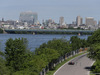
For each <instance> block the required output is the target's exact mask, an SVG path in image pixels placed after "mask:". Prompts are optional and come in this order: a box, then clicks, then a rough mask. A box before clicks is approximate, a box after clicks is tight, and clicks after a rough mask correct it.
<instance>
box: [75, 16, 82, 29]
mask: <svg viewBox="0 0 100 75" xmlns="http://www.w3.org/2000/svg"><path fill="white" fill-rule="evenodd" d="M82 20H83V19H82V17H80V16H77V18H76V25H77V26H78V27H79V26H80V25H82V22H83V21H82Z"/></svg>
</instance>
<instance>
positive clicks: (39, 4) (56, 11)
mask: <svg viewBox="0 0 100 75" xmlns="http://www.w3.org/2000/svg"><path fill="white" fill-rule="evenodd" d="M99 3H100V0H92V1H90V0H82V1H81V0H74V1H73V0H49V1H47V0H42V1H41V0H30V1H28V0H23V1H20V0H17V1H16V0H7V1H6V0H3V1H1V4H0V10H1V12H0V18H4V19H5V20H8V19H11V20H19V15H20V13H21V12H25V11H32V12H37V13H38V20H39V21H40V22H42V20H43V19H44V20H46V19H49V18H52V19H53V20H55V22H57V23H59V17H61V16H63V17H64V20H65V22H66V23H72V21H75V20H76V16H81V17H83V19H84V21H85V18H86V17H94V18H95V19H96V20H97V21H98V20H100V18H99V17H100V14H99V13H100V8H99V7H100V5H99ZM84 21H83V23H85V22H84Z"/></svg>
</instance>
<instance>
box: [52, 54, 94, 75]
mask: <svg viewBox="0 0 100 75" xmlns="http://www.w3.org/2000/svg"><path fill="white" fill-rule="evenodd" d="M71 61H73V62H75V64H74V65H68V63H66V64H64V65H63V66H62V67H61V68H60V69H58V71H56V72H55V73H54V75H89V69H90V67H91V65H92V64H93V62H94V61H93V60H91V59H89V58H88V57H87V54H85V55H81V56H78V57H76V58H74V59H73V60H71Z"/></svg>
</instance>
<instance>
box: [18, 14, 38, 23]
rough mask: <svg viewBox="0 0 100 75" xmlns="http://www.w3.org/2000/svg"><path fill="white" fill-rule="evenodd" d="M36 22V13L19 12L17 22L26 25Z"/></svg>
mask: <svg viewBox="0 0 100 75" xmlns="http://www.w3.org/2000/svg"><path fill="white" fill-rule="evenodd" d="M37 20H38V15H37V13H34V12H21V13H20V17H19V21H20V22H27V24H28V25H33V24H36V23H37Z"/></svg>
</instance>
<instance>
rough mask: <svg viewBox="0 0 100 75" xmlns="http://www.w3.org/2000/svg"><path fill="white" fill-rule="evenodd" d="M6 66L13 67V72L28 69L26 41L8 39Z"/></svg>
mask: <svg viewBox="0 0 100 75" xmlns="http://www.w3.org/2000/svg"><path fill="white" fill-rule="evenodd" d="M5 56H6V57H5V58H6V60H7V63H6V65H7V66H9V67H11V68H12V69H13V71H20V70H23V69H24V68H26V67H27V61H28V60H27V59H28V54H27V47H26V39H24V38H22V39H20V38H18V39H17V38H16V39H15V40H13V39H12V38H10V39H8V40H7V42H6V48H5Z"/></svg>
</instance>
